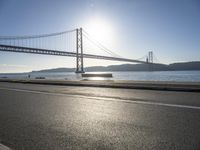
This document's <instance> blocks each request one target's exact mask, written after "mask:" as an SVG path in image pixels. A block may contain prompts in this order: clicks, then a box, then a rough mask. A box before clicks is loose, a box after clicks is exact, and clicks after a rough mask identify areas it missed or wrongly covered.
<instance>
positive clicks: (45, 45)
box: [0, 30, 76, 52]
mask: <svg viewBox="0 0 200 150" xmlns="http://www.w3.org/2000/svg"><path fill="white" fill-rule="evenodd" d="M75 31H76V30H67V31H63V32H56V33H50V34H40V35H24V36H0V44H1V45H11V46H20V47H31V48H40V49H49V50H64V51H73V52H75V50H76V45H75V40H76V34H75V33H76V32H75Z"/></svg>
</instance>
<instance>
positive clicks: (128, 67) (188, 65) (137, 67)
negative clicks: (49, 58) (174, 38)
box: [33, 61, 200, 72]
mask: <svg viewBox="0 0 200 150" xmlns="http://www.w3.org/2000/svg"><path fill="white" fill-rule="evenodd" d="M180 70H200V61H195V62H183V63H173V64H169V65H163V64H153V65H149V64H122V65H111V66H107V67H103V66H94V67H85V71H87V72H94V71H180ZM74 71H75V68H55V69H46V70H40V71H33V72H74Z"/></svg>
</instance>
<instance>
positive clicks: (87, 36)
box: [83, 30, 122, 58]
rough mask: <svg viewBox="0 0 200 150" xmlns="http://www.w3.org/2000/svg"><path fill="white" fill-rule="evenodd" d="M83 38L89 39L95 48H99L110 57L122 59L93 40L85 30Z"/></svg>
mask: <svg viewBox="0 0 200 150" xmlns="http://www.w3.org/2000/svg"><path fill="white" fill-rule="evenodd" d="M83 36H84V37H85V38H87V39H88V40H89V41H90V42H91V43H93V44H94V45H95V46H97V47H98V48H99V49H100V50H103V51H104V52H106V53H108V54H109V55H111V56H113V57H119V58H122V56H120V55H118V54H116V53H115V52H113V51H111V50H110V49H108V48H106V47H105V46H104V45H103V44H101V43H100V42H98V41H97V40H95V39H94V38H92V37H91V36H90V35H89V34H88V33H87V32H86V31H85V30H83Z"/></svg>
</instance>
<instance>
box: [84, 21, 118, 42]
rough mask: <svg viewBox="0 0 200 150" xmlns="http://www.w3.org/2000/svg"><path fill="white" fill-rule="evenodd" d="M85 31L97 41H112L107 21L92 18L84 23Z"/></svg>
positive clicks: (110, 29)
mask: <svg viewBox="0 0 200 150" xmlns="http://www.w3.org/2000/svg"><path fill="white" fill-rule="evenodd" d="M85 28H86V31H87V32H88V33H89V34H90V35H91V36H92V37H94V38H95V39H96V40H98V41H99V42H108V41H110V42H111V41H112V40H113V38H114V35H113V31H112V27H111V25H110V24H109V22H108V21H106V20H102V19H99V18H98V19H97V18H96V19H92V20H90V21H89V22H87V23H86V27H85Z"/></svg>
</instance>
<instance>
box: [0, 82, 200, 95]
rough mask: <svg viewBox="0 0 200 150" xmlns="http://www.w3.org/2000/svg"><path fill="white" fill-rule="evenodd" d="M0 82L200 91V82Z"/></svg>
mask: <svg viewBox="0 0 200 150" xmlns="http://www.w3.org/2000/svg"><path fill="white" fill-rule="evenodd" d="M0 82H10V83H24V84H45V85H61V86H86V87H104V88H124V89H143V90H163V91H183V92H200V83H192V82H162V81H115V80H103V81H77V80H74V81H72V80H35V79H33V80H30V79H27V80H26V79H24V80H17V79H0Z"/></svg>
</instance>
